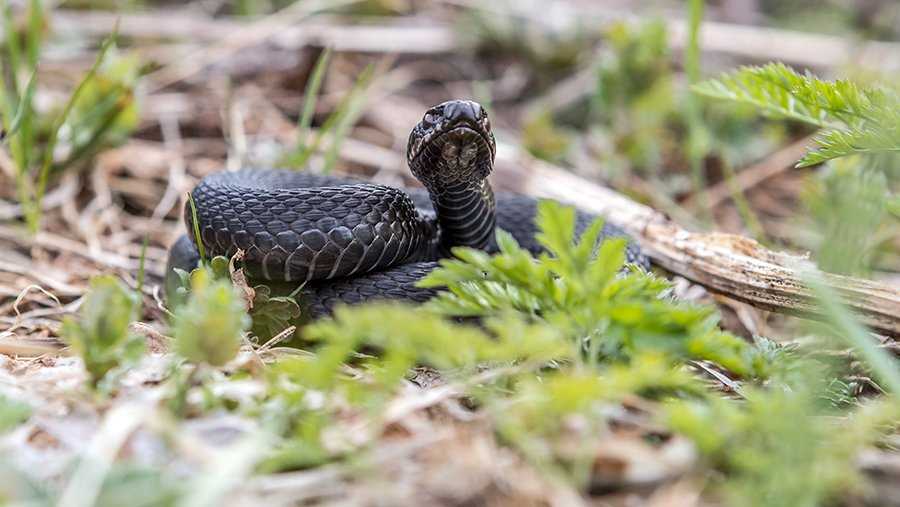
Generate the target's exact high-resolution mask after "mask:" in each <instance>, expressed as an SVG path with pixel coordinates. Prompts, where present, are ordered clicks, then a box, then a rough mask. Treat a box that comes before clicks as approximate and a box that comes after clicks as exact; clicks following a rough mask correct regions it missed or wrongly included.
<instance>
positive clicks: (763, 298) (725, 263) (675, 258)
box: [525, 159, 900, 338]
mask: <svg viewBox="0 0 900 507" xmlns="http://www.w3.org/2000/svg"><path fill="white" fill-rule="evenodd" d="M526 163H527V166H528V168H529V178H528V180H527V181H526V182H525V190H526V191H527V192H529V193H531V194H534V195H539V196H543V197H550V198H554V199H557V200H559V201H562V202H568V203H571V204H575V205H577V206H579V207H581V208H584V209H586V210H590V211H593V212H596V213H598V214H601V215H603V216H605V217H606V218H607V220H609V222H610V223H613V224H615V225H617V226H619V227H621V228H623V229H624V230H626V231H627V232H628V233H629V234H631V235H633V236H634V237H635V238H636V239H637V240H638V241H639V242H640V244H641V246H642V247H643V249H644V251H645V252H646V253H647V255H648V256H650V258H651V259H652V260H653V262H654V263H655V264H657V265H659V266H660V267H662V268H664V269H666V270H667V271H669V272H672V273H675V274H677V275H680V276H683V277H685V278H687V279H689V280H691V281H693V282H695V283H698V284H700V285H703V286H704V287H706V288H708V289H709V290H711V291H714V292H718V293H721V294H723V295H725V296H727V297H730V298H732V299H736V300H739V301H744V302H746V303H748V304H750V305H752V306H755V307H757V308H762V309H765V310H770V311H776V312H781V313H788V314H792V315H798V316H802V317H807V318H813V319H818V318H819V317H820V315H819V313H818V312H819V310H818V305H817V304H816V302H815V299H814V297H813V295H812V294H811V293H810V291H809V290H808V289H807V288H806V287H805V286H804V285H803V283H802V282H801V281H800V274H799V272H798V268H800V267H801V266H803V265H804V264H805V265H809V264H810V261H809V260H808V259H806V258H805V257H802V256H797V255H792V254H787V253H782V252H774V251H772V250H768V249H766V248H764V247H763V246H762V245H760V244H759V243H757V242H756V241H754V240H752V239H749V238H745V237H742V236H737V235H733V234H724V233H718V232H712V233H696V232H690V231H688V230H686V229H684V228H682V227H681V226H680V225H678V224H677V223H675V222H673V221H672V220H670V219H669V218H667V217H666V216H664V215H663V214H662V213H659V212H657V211H655V210H653V209H651V208H649V207H647V206H644V205H642V204H638V203H636V202H634V201H632V200H631V199H628V198H627V197H625V196H623V195H622V194H619V193H617V192H615V191H613V190H610V189H608V188H605V187H602V186H600V185H598V184H596V183H592V182H590V181H587V180H585V179H583V178H580V177H578V176H576V175H574V174H572V173H570V172H567V171H565V170H563V169H561V168H559V167H555V166H553V165H551V164H548V163H546V162H542V161H539V160H535V159H530V160H528V161H527V162H526ZM822 278H823V280H824V281H825V282H826V283H827V284H828V285H829V286H830V287H831V288H832V289H834V290H836V291H837V292H838V293H839V294H841V296H842V297H843V299H844V300H845V302H846V304H847V305H848V306H849V307H850V308H851V309H852V310H853V312H854V313H855V314H856V315H857V316H858V317H859V319H860V320H861V321H862V322H863V323H864V324H865V325H867V326H868V327H869V328H871V329H872V330H873V331H875V332H877V333H882V334H885V335H887V336H891V337H894V338H897V337H900V288H897V287H892V286H890V285H887V284H883V283H879V282H875V281H870V280H862V279H858V278H852V277H848V276H840V275H833V274H827V273H825V274H823V275H822Z"/></svg>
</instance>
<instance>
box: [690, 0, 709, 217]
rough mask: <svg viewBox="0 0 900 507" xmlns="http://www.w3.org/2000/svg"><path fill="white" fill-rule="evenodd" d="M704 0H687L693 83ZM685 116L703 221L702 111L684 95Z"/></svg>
mask: <svg viewBox="0 0 900 507" xmlns="http://www.w3.org/2000/svg"><path fill="white" fill-rule="evenodd" d="M705 3H706V2H705V1H704V0H690V2H689V3H688V16H689V19H688V45H687V48H686V50H685V71H686V72H687V76H688V81H689V82H690V83H691V84H694V83H696V82H698V81H700V26H701V25H702V23H703V11H704V10H705ZM687 100H688V102H687V108H686V111H685V113H686V114H685V119H686V120H687V126H688V140H687V151H688V153H687V155H688V159H689V163H690V166H691V181H692V183H693V186H694V195H696V196H697V199H698V201H697V202H699V204H700V212H701V216H702V217H703V220H704V221H705V222H709V220H710V219H711V217H710V209H709V199H708V196H707V195H706V192H704V189H705V188H706V176H705V175H704V174H703V160H704V159H705V158H706V155H707V154H708V153H709V148H710V147H709V145H710V142H709V137H710V136H709V133H708V132H707V131H706V126H705V125H704V123H703V113H702V111H701V108H700V104H699V102H698V101H697V100H696V99H695V98H694V97H693V96H688V99H687Z"/></svg>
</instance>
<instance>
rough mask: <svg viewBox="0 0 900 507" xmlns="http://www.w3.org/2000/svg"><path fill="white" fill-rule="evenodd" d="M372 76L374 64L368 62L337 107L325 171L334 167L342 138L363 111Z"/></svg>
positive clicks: (373, 74)
mask: <svg viewBox="0 0 900 507" xmlns="http://www.w3.org/2000/svg"><path fill="white" fill-rule="evenodd" d="M374 76H375V66H374V65H373V64H369V65H368V66H366V68H365V69H363V71H362V73H361V74H360V75H359V79H357V80H356V83H354V85H353V89H351V90H350V93H349V94H348V95H347V97H345V100H344V101H342V102H341V107H340V108H339V109H338V113H339V117H338V120H337V122H336V123H335V126H334V130H333V132H332V136H331V147H330V149H329V150H328V154H327V155H326V156H325V172H326V173H329V172H331V171H332V169H334V166H335V164H336V163H337V159H338V157H339V156H340V151H341V145H342V144H343V142H344V139H345V138H346V137H347V134H349V132H350V128H351V127H352V126H353V125H354V124H356V121H357V120H358V119H359V116H360V115H361V114H362V112H363V106H364V105H365V102H366V96H367V94H366V92H367V90H368V88H369V85H370V84H371V83H372V79H373V78H374Z"/></svg>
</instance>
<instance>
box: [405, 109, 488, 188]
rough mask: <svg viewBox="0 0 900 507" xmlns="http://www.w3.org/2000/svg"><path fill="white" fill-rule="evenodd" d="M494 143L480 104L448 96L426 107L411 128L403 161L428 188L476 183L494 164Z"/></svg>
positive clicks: (485, 113) (486, 174)
mask: <svg viewBox="0 0 900 507" xmlns="http://www.w3.org/2000/svg"><path fill="white" fill-rule="evenodd" d="M496 151H497V145H496V142H495V141H494V134H493V133H492V132H491V122H490V120H489V119H488V115H487V111H485V110H484V108H483V107H481V104H478V103H477V102H472V101H469V100H451V101H447V102H444V103H443V104H438V105H436V106H434V107H432V108H431V109H429V110H428V111H427V112H426V113H425V115H424V116H423V117H422V120H421V121H420V122H419V123H418V124H417V125H416V126H415V127H414V128H413V130H412V133H410V135H409V145H408V146H407V153H406V156H407V162H408V163H409V168H410V170H411V171H412V173H413V175H414V176H415V177H416V178H418V179H419V181H421V182H422V184H423V185H425V187H426V188H428V189H429V190H430V191H433V192H435V191H437V192H439V191H440V190H441V189H446V188H449V187H458V186H459V185H461V184H463V185H466V186H472V187H477V186H480V185H481V182H482V181H483V180H484V179H486V178H487V177H488V175H489V174H490V173H491V169H492V168H493V165H494V156H495V154H496Z"/></svg>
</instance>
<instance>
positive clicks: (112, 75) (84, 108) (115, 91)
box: [0, 0, 140, 232]
mask: <svg viewBox="0 0 900 507" xmlns="http://www.w3.org/2000/svg"><path fill="white" fill-rule="evenodd" d="M2 11H3V12H2V14H3V21H4V32H5V34H6V38H5V41H3V42H4V43H3V46H2V48H0V56H2V58H0V125H2V127H3V131H4V137H3V140H2V142H3V144H4V145H7V146H8V147H9V152H10V155H11V158H12V161H13V163H14V165H15V181H16V186H17V194H18V198H19V202H20V203H21V204H22V206H23V209H24V215H25V219H26V222H27V223H28V226H29V229H30V230H31V231H32V232H36V231H37V229H38V228H39V226H40V216H41V201H42V199H43V196H44V193H45V191H46V188H47V184H48V181H49V180H50V179H51V178H52V177H53V176H54V175H55V174H57V173H58V172H59V171H61V170H64V169H68V168H75V167H78V166H79V165H80V164H81V163H83V162H84V161H86V160H88V159H89V158H90V156H91V155H93V154H94V153H96V152H97V151H99V150H100V149H102V148H104V147H108V146H110V145H113V144H115V143H118V142H122V141H124V140H125V139H126V138H127V137H128V135H129V134H130V133H131V131H132V130H133V129H134V128H135V127H136V125H137V119H138V116H137V109H136V105H135V102H134V96H133V90H134V86H135V85H136V82H137V79H138V76H139V74H140V67H139V65H138V62H137V60H136V59H134V58H121V59H116V60H114V61H112V62H110V61H107V60H106V57H107V54H108V53H109V51H110V48H112V46H113V42H114V39H115V36H114V35H113V36H111V37H109V38H108V39H107V40H106V41H104V43H103V45H102V47H101V49H100V51H99V52H98V54H97V58H96V60H95V62H94V65H93V66H92V67H91V69H90V70H89V71H88V72H87V73H86V74H85V75H84V76H83V77H82V78H81V81H80V82H79V83H78V85H77V86H76V88H75V91H74V92H73V93H72V95H71V96H70V97H69V99H68V100H67V101H66V103H65V104H64V105H63V106H62V108H61V109H59V110H54V111H51V112H44V111H39V110H38V109H37V108H36V106H35V103H34V96H35V91H36V89H37V87H38V78H39V68H38V61H39V58H40V53H41V48H42V45H43V42H44V37H45V28H46V24H47V20H46V12H45V8H44V5H43V3H42V2H41V1H40V0H31V1H30V2H28V7H27V9H26V10H25V11H24V13H23V14H24V15H23V16H22V17H21V18H19V17H16V16H15V14H14V12H13V9H12V5H11V4H10V3H9V2H4V4H3V7H2ZM23 19H24V23H23V22H22V20H23ZM58 148H62V149H61V150H59V151H61V152H63V153H64V155H63V157H62V159H61V160H57V158H56V157H57V155H58V153H57V151H58V150H57V149H58Z"/></svg>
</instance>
